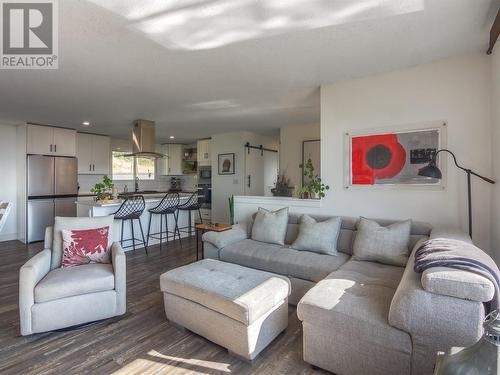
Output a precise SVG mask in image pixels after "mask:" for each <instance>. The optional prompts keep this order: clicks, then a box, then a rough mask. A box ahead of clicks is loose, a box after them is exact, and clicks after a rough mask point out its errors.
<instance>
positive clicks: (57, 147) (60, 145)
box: [53, 128, 76, 156]
mask: <svg viewBox="0 0 500 375" xmlns="http://www.w3.org/2000/svg"><path fill="white" fill-rule="evenodd" d="M53 129H54V155H60V156H76V130H72V129H62V128H53Z"/></svg>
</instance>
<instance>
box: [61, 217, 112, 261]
mask: <svg viewBox="0 0 500 375" xmlns="http://www.w3.org/2000/svg"><path fill="white" fill-rule="evenodd" d="M113 224H114V217H113V215H109V216H101V217H58V216H56V218H55V219H54V232H53V236H52V259H51V269H54V268H58V267H61V262H62V257H63V239H62V232H61V231H62V230H63V229H66V230H78V229H96V228H102V227H109V233H108V251H109V250H110V249H111V245H112V244H113V226H114V225H113Z"/></svg>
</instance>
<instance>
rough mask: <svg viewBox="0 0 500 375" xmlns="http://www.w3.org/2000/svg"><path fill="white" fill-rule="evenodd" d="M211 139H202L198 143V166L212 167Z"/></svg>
mask: <svg viewBox="0 0 500 375" xmlns="http://www.w3.org/2000/svg"><path fill="white" fill-rule="evenodd" d="M211 143H212V140H211V139H202V140H199V141H198V165H199V166H210V165H212V157H211V153H210V148H211Z"/></svg>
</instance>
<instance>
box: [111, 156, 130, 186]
mask: <svg viewBox="0 0 500 375" xmlns="http://www.w3.org/2000/svg"><path fill="white" fill-rule="evenodd" d="M127 154H129V153H128V152H123V151H113V153H112V166H111V168H112V174H113V180H133V179H134V158H133V157H131V156H125V155H127Z"/></svg>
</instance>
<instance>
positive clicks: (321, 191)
mask: <svg viewBox="0 0 500 375" xmlns="http://www.w3.org/2000/svg"><path fill="white" fill-rule="evenodd" d="M304 176H305V177H307V179H308V180H309V181H308V183H307V184H306V185H305V186H304V187H302V189H301V190H302V198H304V199H308V198H324V197H325V194H326V193H325V192H326V191H327V190H330V186H328V185H325V184H324V183H323V182H322V181H321V178H320V177H319V176H318V175H317V174H315V173H314V166H313V163H312V160H311V159H308V160H307V162H306V165H305V167H304Z"/></svg>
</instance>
